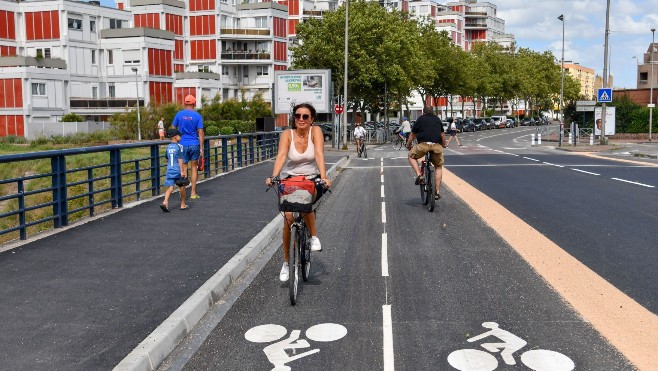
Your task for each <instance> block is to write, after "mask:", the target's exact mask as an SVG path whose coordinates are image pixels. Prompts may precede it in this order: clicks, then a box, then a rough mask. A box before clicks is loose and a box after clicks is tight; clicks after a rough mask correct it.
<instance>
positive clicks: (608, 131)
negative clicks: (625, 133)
mask: <svg viewBox="0 0 658 371" xmlns="http://www.w3.org/2000/svg"><path fill="white" fill-rule="evenodd" d="M601 111H602V110H601V107H596V108H595V109H594V135H601ZM615 113H616V111H615V107H606V108H605V135H615V131H616V129H617V128H616V124H617V123H616V120H615V118H616V116H615Z"/></svg>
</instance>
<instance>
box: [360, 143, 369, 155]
mask: <svg viewBox="0 0 658 371" xmlns="http://www.w3.org/2000/svg"><path fill="white" fill-rule="evenodd" d="M361 152H363V158H368V150H367V149H366V145H365V143H364V144H363V147H361Z"/></svg>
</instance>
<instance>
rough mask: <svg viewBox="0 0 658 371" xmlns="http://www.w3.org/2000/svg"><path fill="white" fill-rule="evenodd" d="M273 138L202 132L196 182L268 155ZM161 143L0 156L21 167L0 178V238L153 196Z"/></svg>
mask: <svg viewBox="0 0 658 371" xmlns="http://www.w3.org/2000/svg"><path fill="white" fill-rule="evenodd" d="M278 142H279V133H278V132H268V133H265V132H259V133H246V134H236V135H226V136H225V135H220V136H214V137H206V138H205V142H204V154H203V156H204V159H205V168H204V170H203V171H202V172H201V171H200V172H199V179H204V178H209V177H212V176H215V175H217V174H220V173H225V172H228V171H231V170H234V169H236V168H239V167H243V166H247V165H250V164H254V163H258V162H261V161H265V160H267V159H270V158H273V157H274V156H276V153H277V150H278ZM168 144H169V143H168V142H163V141H151V142H141V143H131V144H117V145H106V146H97V147H84V148H75V149H64V150H54V151H42V152H29V153H21V154H12V155H3V156H0V166H3V167H4V168H5V169H9V168H10V167H11V168H12V169H13V168H16V169H17V170H16V171H18V172H22V175H20V176H15V177H10V178H9V179H0V242H6V241H9V240H13V239H16V238H20V239H22V240H24V239H27V237H28V235H33V234H35V233H38V232H40V231H43V230H47V229H50V228H60V227H63V226H66V225H68V224H69V223H70V222H72V221H75V220H78V219H81V218H83V217H86V216H94V215H96V214H97V213H98V212H101V211H103V210H107V209H110V208H112V209H114V208H120V207H123V205H124V202H130V201H138V200H141V199H144V198H149V197H155V196H157V195H159V194H160V193H162V191H163V190H164V188H163V187H161V184H162V183H163V182H164V175H165V172H166V167H167V163H166V158H165V157H164V151H165V148H166V147H167V145H168ZM9 165H14V166H13V167H12V166H9ZM5 173H7V172H6V171H4V172H0V174H5Z"/></svg>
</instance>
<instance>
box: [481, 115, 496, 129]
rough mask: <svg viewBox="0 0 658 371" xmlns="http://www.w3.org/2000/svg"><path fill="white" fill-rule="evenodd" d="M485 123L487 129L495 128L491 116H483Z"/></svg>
mask: <svg viewBox="0 0 658 371" xmlns="http://www.w3.org/2000/svg"><path fill="white" fill-rule="evenodd" d="M484 122H485V125H487V130H491V129H496V124H495V123H494V122H493V120H492V119H491V117H485V118H484Z"/></svg>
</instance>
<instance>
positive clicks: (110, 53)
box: [107, 49, 114, 64]
mask: <svg viewBox="0 0 658 371" xmlns="http://www.w3.org/2000/svg"><path fill="white" fill-rule="evenodd" d="M107 64H114V53H113V51H112V50H109V49H108V51H107Z"/></svg>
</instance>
